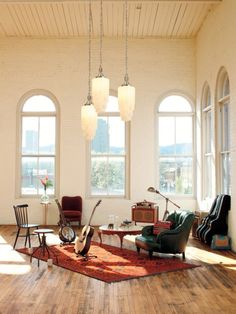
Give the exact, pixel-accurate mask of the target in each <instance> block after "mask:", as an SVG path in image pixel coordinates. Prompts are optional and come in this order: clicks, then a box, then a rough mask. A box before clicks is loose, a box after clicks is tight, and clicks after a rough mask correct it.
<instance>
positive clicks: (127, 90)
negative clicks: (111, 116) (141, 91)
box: [118, 85, 135, 121]
mask: <svg viewBox="0 0 236 314" xmlns="http://www.w3.org/2000/svg"><path fill="white" fill-rule="evenodd" d="M118 103H119V110H120V116H121V119H122V120H123V121H129V120H131V119H132V116H133V111H134V107H135V88H134V87H133V86H131V85H122V86H119V87H118Z"/></svg>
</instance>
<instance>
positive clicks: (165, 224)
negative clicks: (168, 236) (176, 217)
mask: <svg viewBox="0 0 236 314" xmlns="http://www.w3.org/2000/svg"><path fill="white" fill-rule="evenodd" d="M171 225H172V222H171V221H161V220H159V221H157V222H156V223H155V224H154V226H153V234H155V235H157V234H159V233H160V232H162V231H163V230H166V229H171Z"/></svg>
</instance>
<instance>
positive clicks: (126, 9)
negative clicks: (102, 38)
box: [124, 0, 129, 85]
mask: <svg viewBox="0 0 236 314" xmlns="http://www.w3.org/2000/svg"><path fill="white" fill-rule="evenodd" d="M124 80H125V82H124V85H129V76H128V4H127V0H125V78H124Z"/></svg>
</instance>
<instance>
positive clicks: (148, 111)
mask: <svg viewBox="0 0 236 314" xmlns="http://www.w3.org/2000/svg"><path fill="white" fill-rule="evenodd" d="M96 45H97V41H95V42H93V52H92V61H93V62H92V63H93V64H92V75H93V76H95V75H96V74H97V71H98V51H97V46H96ZM87 63H88V46H87V40H86V39H61V40H40V39H14V38H12V39H1V40H0V141H1V143H2V144H1V155H0V156H1V157H0V160H1V162H0V173H1V178H2V179H1V180H0V191H1V198H0V222H1V224H9V223H15V218H14V214H13V208H12V205H13V204H17V203H25V202H27V203H28V204H29V206H30V211H31V220H32V221H34V222H36V221H37V222H39V223H42V222H43V211H42V208H41V205H40V200H39V199H38V198H37V199H33V198H29V199H16V188H15V186H16V178H17V169H16V153H17V136H18V129H17V108H18V102H19V100H20V98H21V97H22V95H24V94H25V93H26V92H28V91H29V90H31V89H45V90H48V91H50V92H51V93H52V94H53V95H54V96H55V97H56V98H57V100H58V102H59V106H60V187H59V190H60V193H59V195H58V197H59V198H60V197H61V196H62V195H76V194H79V195H81V196H82V197H83V199H84V212H83V223H86V222H87V221H88V217H89V214H90V212H91V210H92V208H93V206H94V204H95V203H96V200H95V199H86V196H85V195H86V177H87V172H86V142H85V140H84V138H83V136H82V133H81V128H80V108H81V105H82V104H84V103H85V101H86V98H87V92H88V87H87V81H88V64H87ZM128 65H129V76H130V83H131V84H132V85H133V86H135V87H136V109H135V113H134V117H133V120H132V123H131V156H130V157H131V158H130V160H131V169H130V173H131V178H130V179H131V180H130V181H131V185H130V189H131V198H130V199H129V200H123V199H104V200H103V202H102V204H101V205H100V207H99V208H98V209H97V212H96V213H95V215H94V218H93V221H92V223H93V224H102V223H106V222H107V216H108V214H115V215H118V216H119V217H120V220H123V219H124V218H130V216H131V210H130V207H131V205H132V204H133V202H136V201H140V200H143V199H144V198H145V199H148V200H156V197H155V195H153V194H151V193H148V192H147V191H146V189H147V187H149V186H152V185H153V186H155V185H156V182H155V178H156V175H155V171H156V169H157V166H156V160H155V146H156V145H155V139H156V138H155V118H156V115H155V109H156V107H157V104H158V100H159V99H160V97H161V96H162V95H163V94H165V93H167V92H168V91H170V90H179V91H182V92H183V93H186V94H187V95H188V96H190V97H191V98H192V99H194V97H195V41H194V40H158V39H152V40H143V39H140V40H132V41H130V42H129V59H128ZM103 68H104V73H105V75H106V76H108V77H109V78H110V84H111V89H112V90H117V88H118V86H119V85H120V84H122V83H123V77H124V42H123V41H122V40H117V39H107V40H105V41H104V62H103ZM174 201H176V202H177V203H178V204H180V205H181V206H182V208H188V209H192V210H194V209H195V203H196V202H195V199H187V200H184V199H175V200H174ZM158 203H159V204H160V208H161V210H160V216H161V217H162V213H163V210H164V202H163V200H162V199H160V200H158ZM170 208H171V206H170ZM57 220H58V212H57V208H56V206H55V204H54V203H53V204H51V205H50V208H49V215H48V222H49V223H50V224H56V223H57Z"/></svg>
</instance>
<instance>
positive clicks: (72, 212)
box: [63, 210, 81, 217]
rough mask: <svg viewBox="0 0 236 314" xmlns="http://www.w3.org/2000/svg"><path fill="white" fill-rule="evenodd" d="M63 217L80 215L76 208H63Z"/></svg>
mask: <svg viewBox="0 0 236 314" xmlns="http://www.w3.org/2000/svg"><path fill="white" fill-rule="evenodd" d="M63 213H64V215H65V217H79V216H81V212H80V211H78V210H64V211H63Z"/></svg>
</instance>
